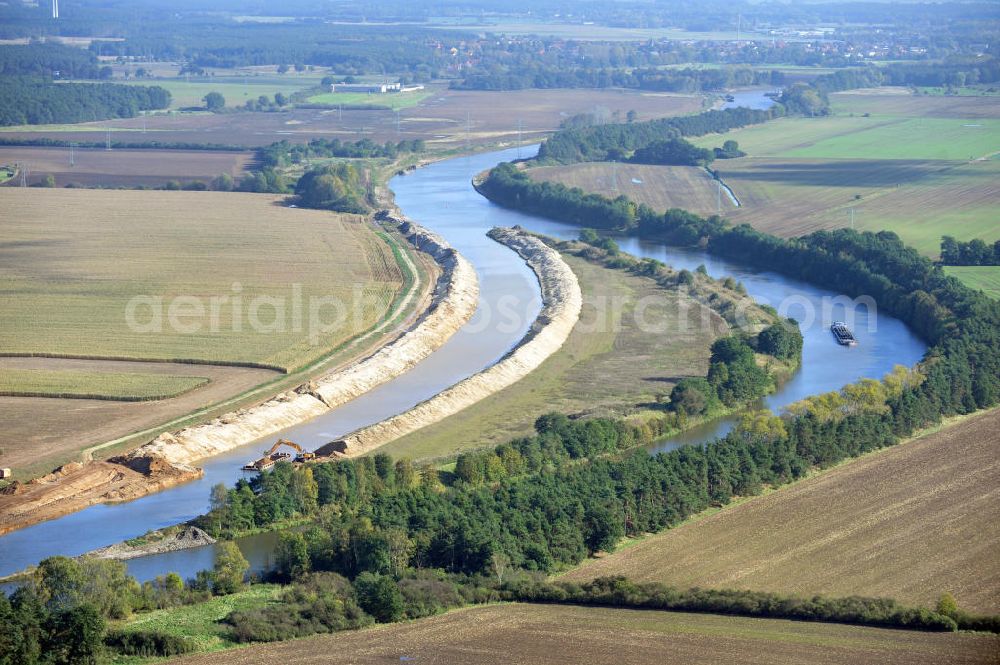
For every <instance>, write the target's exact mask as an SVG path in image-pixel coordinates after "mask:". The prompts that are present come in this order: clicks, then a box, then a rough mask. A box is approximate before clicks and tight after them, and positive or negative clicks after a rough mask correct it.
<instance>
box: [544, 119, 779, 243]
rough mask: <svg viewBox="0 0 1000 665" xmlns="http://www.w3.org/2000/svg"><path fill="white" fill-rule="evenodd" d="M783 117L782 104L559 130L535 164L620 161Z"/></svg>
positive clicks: (547, 142) (546, 143)
mask: <svg viewBox="0 0 1000 665" xmlns="http://www.w3.org/2000/svg"><path fill="white" fill-rule="evenodd" d="M782 115H784V107H783V106H781V105H775V106H773V107H771V108H770V109H767V110H754V109H748V108H744V107H739V108H731V109H724V110H712V111H706V112H704V113H699V114H697V115H689V116H678V117H673V118H661V119H658V120H648V121H645V122H631V123H624V124H604V125H596V126H593V127H583V128H569V129H561V130H559V131H557V132H556V133H555V134H553V135H552V136H550V137H549V138H548V139H546V140H545V142H544V143H542V145H541V147H540V148H539V150H538V161H540V162H551V163H560V164H570V163H573V162H599V161H608V160H612V159H614V160H619V161H621V160H623V159H626V158H627V156H628V155H629V154H630V153H632V152H634V151H636V150H638V149H640V148H644V147H646V146H648V145H650V144H652V143H654V142H656V141H666V140H669V139H673V138H681V137H685V136H704V135H705V134H712V133H723V132H727V131H729V130H730V129H738V128H740V127H746V126H747V125H755V124H760V123H762V122H766V121H768V120H771V119H772V118H776V117H780V116H782ZM588 226H589V224H588Z"/></svg>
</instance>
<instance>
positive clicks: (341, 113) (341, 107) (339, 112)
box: [337, 104, 344, 122]
mask: <svg viewBox="0 0 1000 665" xmlns="http://www.w3.org/2000/svg"><path fill="white" fill-rule="evenodd" d="M343 119H344V105H343V104H337V122H340V121H342V120H343Z"/></svg>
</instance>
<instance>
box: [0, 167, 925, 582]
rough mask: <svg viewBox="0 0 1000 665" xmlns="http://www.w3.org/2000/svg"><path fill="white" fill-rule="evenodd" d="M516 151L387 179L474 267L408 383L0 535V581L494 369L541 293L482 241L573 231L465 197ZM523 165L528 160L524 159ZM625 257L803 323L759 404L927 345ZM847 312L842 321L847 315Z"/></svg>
mask: <svg viewBox="0 0 1000 665" xmlns="http://www.w3.org/2000/svg"><path fill="white" fill-rule="evenodd" d="M516 154H517V151H516V150H506V151H498V152H491V153H486V154H480V155H475V156H469V157H458V158H454V159H450V160H446V161H442V162H437V163H434V164H431V165H429V166H427V167H425V168H422V169H419V170H417V171H415V172H413V173H411V174H408V175H406V176H397V177H396V178H394V179H393V180H392V181H391V183H390V184H391V188H392V190H393V191H394V192H395V196H396V202H397V204H398V205H399V207H400V209H401V210H402V211H403V213H404V214H406V215H407V216H408V217H410V218H412V219H414V220H416V221H418V222H419V223H421V224H423V225H424V226H426V227H428V228H430V229H431V230H433V231H435V232H437V233H439V234H440V235H442V236H443V237H444V238H446V239H447V240H448V241H449V242H450V243H451V244H452V245H453V246H454V247H456V248H457V249H458V250H459V251H460V252H462V253H463V254H464V255H465V256H466V257H467V258H468V259H469V260H470V261H471V262H472V263H473V265H475V266H476V269H477V273H478V275H479V279H480V285H481V294H480V298H481V300H480V308H479V311H477V313H476V315H475V317H474V318H473V320H472V321H470V323H469V324H468V325H467V326H466V327H464V328H463V329H462V330H460V331H459V332H458V333H457V334H456V335H455V336H454V337H453V338H452V339H451V340H449V341H448V342H447V343H446V344H445V345H444V346H442V347H441V349H439V350H438V351H437V352H435V353H434V354H433V355H432V356H430V357H428V358H427V359H426V360H425V361H423V362H422V363H420V364H419V365H417V366H416V367H415V368H414V369H413V370H411V371H410V372H408V373H407V374H405V375H403V376H400V377H397V378H396V379H393V380H392V381H390V382H388V383H386V384H384V385H382V386H380V387H379V388H377V389H375V390H373V391H371V392H370V393H368V394H366V395H364V396H362V397H360V398H358V399H356V400H354V401H352V402H350V403H348V404H345V405H343V406H342V407H340V408H338V409H335V410H333V411H331V412H329V413H328V414H324V415H323V416H320V417H318V418H316V419H314V420H311V421H309V422H307V423H303V424H301V425H298V426H296V427H292V428H289V429H288V430H285V431H284V432H282V433H280V434H277V435H273V436H270V437H267V439H266V441H259V442H255V443H253V444H251V445H249V446H245V447H243V448H240V449H238V450H235V451H232V452H230V453H227V454H224V455H220V456H218V457H214V458H211V459H208V460H204V463H203V467H204V469H205V477H204V478H203V479H201V480H199V481H196V482H192V483H188V484H186V485H182V486H179V487H176V488H173V489H170V490H167V491H164V492H160V493H158V494H154V495H151V496H148V497H144V498H142V499H139V500H137V501H133V502H130V503H126V504H119V505H113V506H94V507H91V508H88V509H86V510H83V511H80V512H78V513H74V514H72V515H68V516H66V517H63V518H60V519H56V520H52V521H49V522H45V523H42V524H38V525H35V526H33V527H29V528H27V529H22V530H20V531H16V532H14V533H11V534H8V535H6V536H3V537H0V575H6V574H9V573H12V572H15V571H17V570H21V569H23V568H24V567H26V566H29V565H33V564H35V563H37V562H38V561H39V560H41V559H43V558H45V557H47V556H52V555H56V554H64V555H70V556H74V555H78V554H81V553H83V552H86V551H89V550H92V549H95V548H97V547H101V546H104V545H108V544H110V543H113V542H118V541H120V540H123V539H125V538H132V537H135V536H138V535H140V534H142V533H145V532H146V531H148V530H150V529H153V528H159V527H163V526H168V525H171V524H176V523H178V522H182V521H185V520H188V519H191V518H192V517H194V516H196V515H198V514H201V513H203V512H205V510H206V509H207V504H208V495H209V489H210V488H211V486H212V485H214V484H216V483H219V482H223V483H226V484H231V483H232V482H234V481H235V480H236V478H237V477H238V476H239V470H238V468H239V466H240V464H242V463H243V462H245V461H246V460H247V459H248V458H250V457H253V456H254V455H255V454H256V453H257V452H258V450H259V449H260V448H261V447H263V446H264V444H265V443H266V444H268V445H269V444H270V442H271V441H272V440H274V439H276V438H277V437H278V436H281V437H285V438H289V439H291V440H293V441H297V442H299V443H300V444H302V445H303V446H304V447H306V448H309V449H312V448H316V447H318V446H319V445H321V444H323V443H326V442H327V441H329V440H331V439H334V438H337V437H339V436H341V435H342V434H345V433H347V432H349V431H352V430H354V429H356V428H358V427H361V426H364V425H367V424H370V423H373V422H377V421H378V420H381V419H383V418H386V417H389V416H392V415H394V414H396V413H399V412H401V411H404V410H406V409H407V408H409V407H410V406H412V405H414V404H416V403H417V402H419V401H421V400H424V399H426V398H428V397H430V396H432V395H434V394H436V393H437V392H439V391H440V390H441V389H443V388H445V387H447V386H449V385H451V384H453V383H455V382H457V381H459V380H461V379H462V378H464V377H466V376H468V375H470V374H473V373H475V372H477V371H479V370H481V369H483V368H484V367H486V366H488V365H489V364H491V363H492V362H494V361H496V360H497V359H499V358H500V357H501V356H502V355H503V354H504V353H505V352H506V351H507V350H508V349H509V348H510V347H511V346H512V345H513V344H515V343H516V342H517V340H518V339H520V337H521V336H522V335H523V334H524V332H525V330H526V329H527V327H528V326H529V325H530V323H531V321H532V320H533V319H534V317H535V315H536V314H537V312H538V309H539V307H540V302H539V299H538V284H537V281H536V280H535V278H534V276H533V274H532V273H531V272H530V270H529V269H528V268H527V267H526V266H525V265H524V263H523V262H522V261H521V260H520V259H519V258H518V257H517V256H516V255H515V254H514V253H513V252H511V251H510V250H508V249H506V248H505V247H502V246H500V245H498V244H496V243H494V242H493V241H491V240H489V239H488V238H486V235H485V234H486V232H487V231H488V230H489V229H490V228H492V227H493V226H513V225H521V226H522V227H525V228H526V229H529V230H531V231H536V232H539V233H544V234H548V235H551V236H554V237H557V238H562V239H567V238H573V237H576V236H577V234H578V233H579V229H578V228H576V227H573V226H570V225H567V224H561V223H558V222H552V221H549V220H545V219H540V218H537V217H533V216H530V215H525V214H521V213H518V212H515V211H512V210H507V209H504V208H500V207H498V206H495V205H493V204H491V203H490V202H489V201H487V200H486V199H484V198H482V197H480V196H479V195H478V194H477V193H476V192H475V191H474V190H473V189H472V187H471V184H470V181H471V178H472V177H473V175H475V174H476V173H479V172H480V171H483V170H485V169H487V168H489V167H491V166H493V165H494V164H496V163H498V162H500V161H505V160H510V159H513V158H514V157H515V155H516ZM521 154H522V156H526V155H528V154H530V150H529V149H526V148H522V149H521ZM617 240H618V242H619V244H620V245H621V248H622V250H623V251H626V252H629V253H631V254H634V255H636V256H641V257H649V258H654V259H658V260H660V261H663V262H664V263H667V264H670V265H672V266H674V267H676V268H678V269H680V268H685V269H688V270H695V269H696V268H697V267H698V266H702V265H703V266H704V267H705V269H706V270H707V271H708V273H709V274H710V275H712V276H716V277H723V276H732V277H734V278H736V279H738V280H740V281H741V282H742V283H743V285H744V286H745V287H746V290H747V293H748V294H749V295H750V296H752V297H753V298H755V299H756V300H757V301H758V302H761V303H765V304H770V305H772V306H774V307H776V308H778V309H779V311H781V312H782V313H783V314H785V315H787V316H791V317H794V318H796V319H797V320H799V321H801V322H802V323H803V324H804V325H803V326H802V332H803V336H804V340H805V344H804V348H803V363H802V368H801V369H800V371H798V372H797V373H796V374H795V376H794V377H793V378H792V379H791V380H790V381H788V382H787V383H785V384H784V385H783V386H781V388H780V389H779V390H778V391H777V392H776V393H774V394H772V395H770V396H768V397H767V398H766V399H764V400H763V401H762V403H763V404H764V405H766V406H768V407H769V408H772V409H775V410H778V409H780V408H781V407H782V406H784V405H786V404H789V403H791V402H793V401H796V400H798V399H801V398H802V397H805V396H807V395H811V394H816V393H821V392H826V391H830V390H837V389H839V388H840V387H841V386H843V385H844V384H846V383H850V382H852V381H856V380H858V379H860V378H863V377H872V378H879V377H881V376H882V375H884V374H885V373H886V372H888V371H890V370H891V369H892V367H893V366H894V365H896V364H903V365H912V364H914V363H916V362H917V361H918V360H920V358H921V357H922V355H923V353H924V351H925V349H926V347H925V345H924V344H923V342H922V341H921V340H920V339H918V338H917V337H916V336H915V335H914V334H913V333H912V332H910V330H909V329H908V328H906V326H905V325H903V324H902V323H901V322H900V321H898V320H896V319H893V318H892V317H889V316H887V315H884V314H882V313H879V312H877V311H869V310H867V309H865V308H863V307H862V308H858V307H854V306H853V305H852V304H851V305H849V306H847V307H845V303H844V299H843V298H842V297H839V294H837V293H835V292H832V291H829V290H826V289H822V288H819V287H816V286H812V285H810V284H807V283H804V282H801V281H798V280H794V279H790V278H788V277H785V276H783V275H779V274H777V273H773V272H768V271H760V270H754V269H751V268H748V267H746V266H742V265H739V264H735V263H733V262H730V261H725V260H722V259H719V258H717V257H713V256H710V255H708V254H706V253H704V252H698V251H691V250H684V249H677V248H673V247H667V246H665V245H662V244H659V243H654V242H647V241H643V240H639V239H636V238H631V237H623V238H618V239H617ZM848 310H850V311H848ZM849 314H853V321H854V323H853V327H854V330H855V334H856V335H857V337H858V339H859V342H860V343H859V345H858V346H857V347H853V348H846V347H841V346H838V345H837V344H836V343H835V342H834V341H833V338H832V336H831V334H830V331H829V327H828V326H829V320H833V319H837V320H840V319H849V318H851V317H850V316H849ZM731 426H732V422H731V419H723V420H719V421H715V422H712V423H709V424H707V425H705V426H703V427H700V428H697V429H694V430H689V431H688V432H685V433H684V434H682V435H680V436H677V437H673V438H671V439H670V440H668V441H666V442H663V443H662V444H659V445H658V446H657V449H658V450H665V449H670V448H674V447H677V446H679V445H686V444H691V443H698V442H703V441H705V440H707V439H709V438H711V437H713V436H717V435H720V434H724V433H725V432H726V431H728V429H729V428H730V427H731ZM273 543H274V538H273V536H272V535H270V534H264V535H259V536H254V537H251V538H248V539H245V540H244V541H242V542H241V548H242V549H243V550H244V552H245V554H246V555H247V557H248V559H249V560H250V561H251V563H252V565H253V566H254V567H255V568H256V569H264V568H266V567H267V566H269V565H270V562H271V558H270V557H271V551H272V548H273ZM211 561H212V548H211V547H205V548H200V549H196V550H186V551H181V552H173V553H170V554H166V555H156V556H150V557H144V558H141V559H134V560H131V561H129V562H128V566H129V570H130V572H131V573H132V574H133V575H135V576H136V577H137V578H139V579H140V580H147V579H150V578H152V577H154V576H156V575H159V574H163V573H166V572H169V571H176V572H178V573H180V574H181V575H182V576H193V574H194V573H195V572H196V571H197V570H199V569H202V568H206V567H209V566H210V565H211Z"/></svg>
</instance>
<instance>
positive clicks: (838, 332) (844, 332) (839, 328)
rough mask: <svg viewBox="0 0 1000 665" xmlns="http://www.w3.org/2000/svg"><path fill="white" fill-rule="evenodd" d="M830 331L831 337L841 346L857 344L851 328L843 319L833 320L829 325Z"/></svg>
mask: <svg viewBox="0 0 1000 665" xmlns="http://www.w3.org/2000/svg"><path fill="white" fill-rule="evenodd" d="M830 332H832V333H833V337H834V339H836V340H837V343H838V344H841V345H843V346H857V345H858V340H857V338H856V337H855V336H854V333H852V332H851V329H850V328H848V327H847V324H846V323H844V322H843V321H834V322H833V325H831V326H830Z"/></svg>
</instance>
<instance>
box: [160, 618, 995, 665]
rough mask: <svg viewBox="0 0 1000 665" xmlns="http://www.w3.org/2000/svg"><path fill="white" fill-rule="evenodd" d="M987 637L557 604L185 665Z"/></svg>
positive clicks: (940, 642) (669, 652)
mask: <svg viewBox="0 0 1000 665" xmlns="http://www.w3.org/2000/svg"><path fill="white" fill-rule="evenodd" d="M996 654H997V638H996V637H995V636H992V635H964V634H954V633H918V632H915V631H904V630H883V629H877V628H862V627H857V626H844V625H837V624H821V623H806V622H801V621H783V620H779V619H747V618H741V617H724V616H718V615H711V614H684V613H673V612H655V611H649V610H621V609H607V608H593V607H567V606H556V605H551V606H550V605H491V606H481V607H474V608H470V609H466V610H459V611H454V612H450V613H448V614H445V615H442V616H436V617H431V618H428V619H421V620H419V621H413V622H409V623H402V624H392V625H385V626H379V627H376V628H373V629H369V630H362V631H356V632H344V633H339V634H335V635H324V636H321V637H313V638H307V639H302V640H293V641H290V642H280V643H276V644H268V645H259V646H252V647H249V648H245V649H237V650H232V651H225V652H221V653H215V654H206V655H200V656H194V657H191V658H183V659H180V660H178V661H176V662H179V663H190V664H191V665H195V664H199V665H215V664H218V665H223V664H224V665H251V664H252V665H271V664H274V665H278V664H280V665H306V664H313V663H315V664H316V665H319V664H320V663H323V664H324V665H325V664H327V663H345V664H346V663H352V664H361V663H392V662H396V663H398V662H406V661H412V662H415V663H434V664H441V665H445V664H447V665H466V664H468V665H473V664H475V665H482V664H486V665H494V664H496V665H500V664H508V663H510V664H516V665H521V664H523V665H534V664H536V663H560V664H566V665H569V664H574V665H575V664H578V663H586V664H587V665H604V664H607V665H618V664H619V663H627V664H630V665H632V664H634V665H647V664H648V665H717V664H719V663H741V664H744V665H758V664H759V665H764V664H765V663H767V664H768V665H793V664H802V665H807V664H808V665H834V664H838V665H839V664H842V663H880V664H890V665H891V664H894V663H898V664H900V665H904V664H905V665H940V664H946V663H956V664H957V663H969V664H971V663H995V662H996V661H995V657H996Z"/></svg>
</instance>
